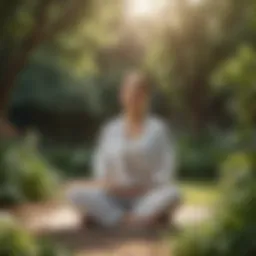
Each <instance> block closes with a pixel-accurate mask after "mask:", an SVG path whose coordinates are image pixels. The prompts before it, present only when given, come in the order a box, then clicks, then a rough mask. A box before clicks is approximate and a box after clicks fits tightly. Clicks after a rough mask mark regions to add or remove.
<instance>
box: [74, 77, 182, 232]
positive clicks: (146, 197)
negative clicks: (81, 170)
mask: <svg viewBox="0 0 256 256" xmlns="http://www.w3.org/2000/svg"><path fill="white" fill-rule="evenodd" d="M150 96H151V88H150V85H149V83H148V81H147V79H146V77H145V76H144V75H141V74H137V73H130V74H129V75H127V76H126V77H125V79H124V82H123V84H122V87H121V92H120V101H121V104H122V108H123V109H122V110H123V111H122V113H121V115H120V116H119V117H117V118H116V119H114V120H112V121H111V122H110V123H108V124H107V125H106V126H105V127H104V128H103V130H102V132H101V135H100V140H99V145H98V148H97V151H96V154H95V161H94V172H95V179H97V181H98V182H97V184H98V185H97V186H95V187H94V188H91V187H90V188H77V189H74V190H72V191H71V193H70V194H69V197H70V199H71V201H72V203H73V204H75V205H76V206H78V207H79V208H80V209H81V210H82V211H83V210H84V211H85V210H86V212H87V214H88V216H90V218H89V219H90V220H93V221H94V222H96V223H97V224H100V225H102V226H104V227H111V226H117V225H120V224H121V225H129V226H135V227H138V226H145V227H146V226H152V225H154V224H156V223H158V222H159V221H160V220H161V219H163V218H164V216H166V215H167V213H170V209H174V207H175V208H176V206H177V203H178V201H179V193H178V190H177V188H176V187H175V185H174V182H173V181H174V180H173V178H174V177H173V175H172V174H173V173H174V153H175V152H174V146H173V143H172V142H170V141H169V137H168V132H167V128H166V126H165V124H164V123H163V122H162V121H161V120H159V119H157V118H154V117H153V116H151V115H150V113H149V105H150V104H149V103H150Z"/></svg>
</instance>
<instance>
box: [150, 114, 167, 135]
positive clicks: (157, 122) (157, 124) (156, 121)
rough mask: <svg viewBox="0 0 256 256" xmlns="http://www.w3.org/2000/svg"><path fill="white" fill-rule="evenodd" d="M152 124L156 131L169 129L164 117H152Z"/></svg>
mask: <svg viewBox="0 0 256 256" xmlns="http://www.w3.org/2000/svg"><path fill="white" fill-rule="evenodd" d="M150 126H151V127H152V128H153V129H154V131H156V132H163V131H166V130H168V125H167V121H165V120H164V119H163V118H161V117H158V116H151V117H150Z"/></svg>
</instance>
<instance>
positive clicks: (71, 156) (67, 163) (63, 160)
mask: <svg viewBox="0 0 256 256" xmlns="http://www.w3.org/2000/svg"><path fill="white" fill-rule="evenodd" d="M42 153H43V155H44V156H45V157H46V158H47V160H48V161H49V162H50V163H51V164H52V165H53V166H54V167H55V168H57V169H58V170H59V172H61V174H62V175H64V176H65V177H67V178H73V177H86V176H89V175H90V173H91V155H92V150H90V149H86V148H83V147H79V148H68V147H63V146H53V147H47V148H44V149H43V150H42Z"/></svg>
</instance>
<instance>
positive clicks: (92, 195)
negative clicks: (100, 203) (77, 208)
mask: <svg viewBox="0 0 256 256" xmlns="http://www.w3.org/2000/svg"><path fill="white" fill-rule="evenodd" d="M102 194H103V191H102V190H101V189H98V188H91V187H90V188H89V187H88V188H86V187H85V188H73V189H71V190H70V191H68V192H67V199H68V201H70V202H71V203H73V204H75V205H79V204H84V203H87V202H93V201H95V200H97V198H99V197H101V196H102Z"/></svg>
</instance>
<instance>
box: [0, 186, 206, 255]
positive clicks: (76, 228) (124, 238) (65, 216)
mask: <svg viewBox="0 0 256 256" xmlns="http://www.w3.org/2000/svg"><path fill="white" fill-rule="evenodd" d="M76 185H77V184H76ZM10 216H11V217H15V219H16V220H17V221H18V222H19V223H20V224H21V225H23V226H24V227H25V228H26V229H27V230H29V231H30V232H31V233H33V234H35V235H37V236H39V237H44V238H49V239H51V241H54V242H55V243H56V244H59V245H61V246H62V247H64V248H67V249H68V250H70V251H72V252H73V253H74V255H76V256H96V255H97V256H108V255H109V256H110V255H111V256H114V255H119V256H144V255H145V256H151V255H152V256H153V255H154V256H158V255H159V256H169V255H171V241H172V239H171V234H170V232H169V231H167V230H163V229H161V230H151V231H147V232H145V231H143V232H142V231H140V232H138V231H137V232H134V231H131V230H130V231H129V230H115V231H113V230H112V231H106V230H88V229H86V228H83V225H81V216H80V215H79V213H78V212H77V211H75V209H74V208H72V207H71V206H70V205H68V204H67V203H66V202H59V203H56V202H49V203H46V204H39V205H24V206H22V207H19V208H18V209H12V210H11V214H10ZM208 216H209V212H208V211H207V210H206V209H204V208H200V207H198V206H196V207H193V206H183V207H182V208H181V209H180V211H179V212H177V215H176V216H175V221H176V222H177V224H178V225H180V226H182V225H188V224H190V223H193V224H195V223H197V222H201V221H202V220H204V219H205V218H207V217H208ZM0 217H1V215H0Z"/></svg>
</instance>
